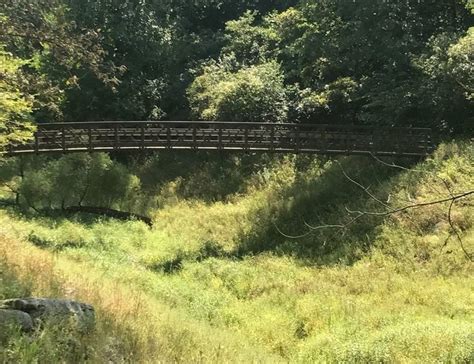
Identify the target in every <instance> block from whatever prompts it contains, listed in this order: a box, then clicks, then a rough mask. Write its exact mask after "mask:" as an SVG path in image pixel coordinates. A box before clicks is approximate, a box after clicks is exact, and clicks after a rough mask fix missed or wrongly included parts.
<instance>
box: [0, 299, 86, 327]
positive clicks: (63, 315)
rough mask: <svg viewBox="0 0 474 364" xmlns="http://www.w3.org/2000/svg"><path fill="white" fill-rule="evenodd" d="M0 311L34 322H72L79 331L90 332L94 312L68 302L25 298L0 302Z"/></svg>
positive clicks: (74, 302)
mask: <svg viewBox="0 0 474 364" xmlns="http://www.w3.org/2000/svg"><path fill="white" fill-rule="evenodd" d="M0 309H6V310H16V311H21V312H24V313H26V314H28V315H29V316H30V317H31V319H33V321H34V322H44V321H66V320H67V321H73V322H75V324H76V325H77V328H78V329H80V330H84V331H88V330H91V329H92V328H93V327H94V325H95V312H94V308H93V307H92V306H91V305H88V304H85V303H80V302H76V301H70V300H59V299H46V298H26V299H11V300H4V301H0Z"/></svg>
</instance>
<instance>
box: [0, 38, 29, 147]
mask: <svg viewBox="0 0 474 364" xmlns="http://www.w3.org/2000/svg"><path fill="white" fill-rule="evenodd" d="M24 64H25V62H23V61H21V60H20V59H18V58H15V57H13V56H12V55H11V54H10V53H8V52H6V51H5V50H4V46H3V45H2V44H0V152H2V151H5V148H6V147H7V146H8V145H10V144H17V143H22V142H24V141H26V140H28V139H29V138H31V136H32V134H33V132H34V126H33V124H32V122H31V117H30V114H31V111H32V100H31V98H28V97H27V96H25V95H24V94H22V93H21V91H20V90H19V89H18V86H17V84H19V83H21V80H18V79H19V78H21V77H22V75H21V73H20V72H19V69H20V67H21V66H22V65H24Z"/></svg>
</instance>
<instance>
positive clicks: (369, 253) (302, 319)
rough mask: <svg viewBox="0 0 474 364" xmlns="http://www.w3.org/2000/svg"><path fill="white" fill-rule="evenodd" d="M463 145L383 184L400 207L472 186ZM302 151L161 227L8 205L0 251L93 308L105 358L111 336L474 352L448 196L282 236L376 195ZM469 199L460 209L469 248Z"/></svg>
mask: <svg viewBox="0 0 474 364" xmlns="http://www.w3.org/2000/svg"><path fill="white" fill-rule="evenodd" d="M463 148H464V149H462V148H461V151H459V150H458V147H457V146H453V145H451V146H444V147H441V148H440V150H439V151H438V152H437V154H436V155H435V157H434V158H433V159H431V160H428V161H426V162H424V163H422V164H420V165H419V166H417V167H416V168H418V169H421V170H423V171H429V173H421V174H420V173H409V172H401V173H397V174H392V173H389V174H388V175H387V176H386V177H384V179H383V181H381V183H380V184H379V185H378V186H377V189H376V191H375V193H377V194H379V195H381V196H382V195H384V194H385V193H386V191H389V192H390V193H391V196H392V197H391V201H392V202H391V203H394V204H395V203H397V204H399V203H403V201H402V200H403V199H406V200H408V201H409V202H410V201H411V202H414V201H426V200H432V199H436V198H437V197H438V196H442V195H443V193H445V192H444V191H443V189H442V188H443V186H442V185H441V186H439V185H440V181H439V176H442V178H443V179H444V180H445V181H447V183H449V184H450V185H451V186H452V188H453V190H454V189H455V190H456V191H462V190H467V189H469V188H472V186H474V173H473V172H474V170H473V168H474V163H472V162H473V160H474V159H473V154H472V147H471V148H469V147H463ZM355 161H356V162H357V163H360V164H359V165H360V166H364V165H365V164H364V162H363V161H358V160H355ZM293 163H294V162H293V161H292V160H291V159H288V160H284V161H283V162H281V164H280V165H279V166H278V168H277V169H276V170H275V171H274V172H272V171H271V170H269V171H267V172H265V173H266V177H265V180H266V183H264V184H260V185H259V187H258V188H249V190H248V193H246V194H243V195H239V196H234V197H232V198H228V199H226V201H222V202H216V203H208V202H202V201H197V200H193V201H190V200H186V201H182V200H181V201H180V200H179V199H177V200H176V201H175V202H174V203H173V204H169V205H167V206H166V207H164V208H163V209H161V210H160V211H157V212H156V214H155V216H154V218H155V227H154V228H153V229H149V228H148V227H147V226H146V225H145V224H142V223H140V222H117V221H113V220H97V221H95V222H90V223H87V224H86V223H83V222H81V220H68V219H57V218H56V219H52V218H41V217H38V218H34V219H32V218H29V219H23V218H20V217H18V216H17V215H16V214H15V213H7V212H1V213H0V224H1V226H2V228H1V229H0V230H1V231H0V241H1V242H0V257H2V260H3V261H5V262H6V264H7V266H8V267H9V268H8V269H9V271H11V272H13V274H14V275H15V276H16V277H17V279H18V281H19V282H21V283H22V284H23V285H25V286H27V287H31V293H32V294H34V295H53V296H66V297H72V298H77V299H80V300H83V301H86V302H90V303H92V304H94V305H95V306H96V307H97V309H98V316H99V320H98V321H99V323H101V322H105V324H104V326H103V327H101V326H99V328H98V330H99V332H100V333H101V334H102V335H103V336H104V337H106V338H108V339H107V340H105V339H104V341H100V340H99V341H98V342H97V343H96V345H95V347H96V348H97V352H96V354H97V356H96V358H97V360H99V361H100V360H101V357H100V355H99V354H98V353H99V352H100V351H101V350H100V349H101V348H103V347H108V348H109V349H110V350H111V351H112V352H113V353H115V354H114V355H117V358H125V359H126V360H134V361H185V362H189V361H203V362H229V361H230V362H254V361H269V362H276V361H280V360H282V361H292V362H419V363H425V362H470V361H472V360H474V279H473V277H474V267H473V264H472V263H471V262H470V261H469V260H468V259H467V258H466V256H465V254H464V252H463V251H462V249H461V248H460V245H459V242H458V241H457V240H456V239H454V238H451V239H449V240H448V241H447V238H448V237H449V233H450V226H449V224H448V223H447V222H446V212H447V207H448V206H446V205H439V206H433V207H429V208H427V209H423V210H421V209H420V210H414V211H411V212H409V213H406V214H401V215H396V216H393V217H391V218H388V219H378V220H375V219H369V220H368V221H364V222H363V224H362V225H361V226H354V227H353V228H351V229H349V230H348V231H346V232H345V233H344V234H341V233H336V234H335V233H334V232H333V231H322V232H317V233H314V234H307V235H305V236H304V237H302V238H301V239H296V240H293V239H288V238H285V237H284V236H282V235H281V234H278V233H275V231H274V230H275V228H274V226H275V225H276V224H278V226H279V227H280V228H281V229H285V230H287V231H295V232H297V231H300V232H303V231H304V228H305V224H304V222H305V220H306V221H309V222H311V223H314V222H316V221H318V219H319V220H320V219H321V215H323V218H324V220H326V221H327V222H330V221H332V220H333V219H335V218H337V216H338V214H342V213H343V212H344V211H345V210H344V206H345V205H346V203H359V204H360V205H359V208H363V209H375V208H378V207H379V206H377V205H374V203H373V201H368V200H367V199H365V200H364V193H363V192H357V191H355V190H354V188H353V186H352V185H351V184H350V183H348V184H345V183H343V182H342V181H340V180H338V178H341V176H340V174H337V169H336V170H335V169H333V167H332V166H331V165H330V164H329V165H324V164H319V163H314V164H312V166H311V168H309V169H307V170H306V171H304V172H297V171H295V168H294V164H293ZM344 165H345V166H347V167H348V168H353V169H352V170H351V172H354V171H356V167H357V165H354V161H353V162H352V164H351V162H350V161H349V162H348V163H346V164H344ZM358 177H359V178H360V180H363V181H365V180H364V179H370V178H371V177H370V173H368V175H364V174H360V175H359V176H358ZM379 177H380V176H379ZM380 178H381V177H380ZM346 182H347V181H346ZM331 187H337V188H338V189H339V190H338V191H336V192H334V191H332V192H331ZM433 187H435V188H433ZM321 191H328V193H329V192H331V193H332V195H329V196H328V195H325V194H324V195H321ZM345 196H350V197H351V198H352V199H353V200H351V201H347V200H346V197H345ZM331 201H332V205H326V204H327V203H328V202H329V203H331ZM364 201H365V202H364ZM469 203H470V202H469V201H460V202H459V203H458V204H457V205H456V206H455V208H454V209H453V215H452V217H453V220H454V223H455V225H456V227H457V228H458V229H459V233H460V234H461V235H462V240H463V244H464V247H465V249H466V250H467V251H470V252H473V251H474V227H473V221H474V218H473V209H472V206H470V204H469ZM303 208H304V210H303V211H301V210H298V209H303ZM341 216H342V215H340V216H339V218H342V217H341ZM266 231H268V232H270V233H269V234H267V235H265V234H264V232H266ZM272 231H273V232H272ZM446 241H447V243H446ZM323 242H324V243H323ZM305 252H306V256H305ZM100 325H101V324H100ZM111 341H112V342H115V343H116V344H115V346H114V345H112V347H110V345H111V344H110V342H111ZM108 345H109V346H108ZM109 349H108V350H109Z"/></svg>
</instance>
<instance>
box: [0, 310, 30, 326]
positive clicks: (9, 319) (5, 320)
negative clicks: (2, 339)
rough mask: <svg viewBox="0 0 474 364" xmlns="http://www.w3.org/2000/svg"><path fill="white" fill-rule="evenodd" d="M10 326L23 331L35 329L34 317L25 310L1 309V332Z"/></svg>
mask: <svg viewBox="0 0 474 364" xmlns="http://www.w3.org/2000/svg"><path fill="white" fill-rule="evenodd" d="M9 327H18V328H19V329H20V330H22V331H31V330H33V319H32V318H31V316H30V315H28V314H27V313H26V312H23V311H17V310H4V309H0V332H2V331H5V330H7V329H8V328H9Z"/></svg>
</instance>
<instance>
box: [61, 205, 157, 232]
mask: <svg viewBox="0 0 474 364" xmlns="http://www.w3.org/2000/svg"><path fill="white" fill-rule="evenodd" d="M63 211H64V212H67V213H72V214H75V213H86V214H94V215H103V216H107V217H111V218H114V219H118V220H132V219H135V220H139V221H143V222H144V223H145V224H147V225H148V226H150V227H152V226H153V221H152V219H151V218H149V217H147V216H143V215H138V214H135V213H133V212H124V211H118V210H114V209H109V208H106V207H93V206H71V207H66V208H65V209H64V210H63Z"/></svg>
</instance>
